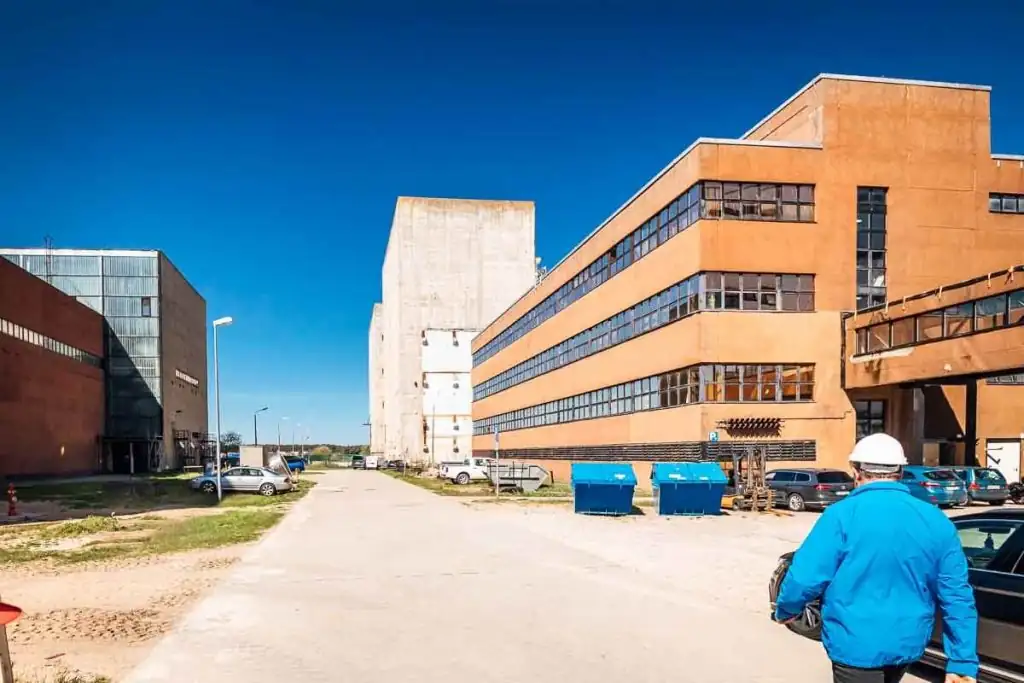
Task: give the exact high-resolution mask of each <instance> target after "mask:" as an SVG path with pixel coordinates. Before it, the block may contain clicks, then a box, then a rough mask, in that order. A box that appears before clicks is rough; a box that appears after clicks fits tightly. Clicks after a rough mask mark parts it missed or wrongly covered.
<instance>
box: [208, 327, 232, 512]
mask: <svg viewBox="0 0 1024 683" xmlns="http://www.w3.org/2000/svg"><path fill="white" fill-rule="evenodd" d="M233 322H235V321H234V319H233V318H230V317H228V318H217V319H216V320H214V321H213V395H214V403H215V405H216V406H217V464H216V467H217V502H218V503H219V502H220V501H221V500H222V497H223V490H222V489H221V483H220V357H219V355H218V349H217V328H218V327H227V326H228V325H230V324H231V323H233Z"/></svg>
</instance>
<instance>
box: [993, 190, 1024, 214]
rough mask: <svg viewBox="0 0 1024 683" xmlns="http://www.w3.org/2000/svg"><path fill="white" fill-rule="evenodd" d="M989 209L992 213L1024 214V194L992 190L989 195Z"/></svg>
mask: <svg viewBox="0 0 1024 683" xmlns="http://www.w3.org/2000/svg"><path fill="white" fill-rule="evenodd" d="M988 210H989V211H991V212H992V213H1021V214H1024V194H1007V193H1004V192H992V193H990V194H989V195H988Z"/></svg>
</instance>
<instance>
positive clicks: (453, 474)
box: [438, 458, 491, 484]
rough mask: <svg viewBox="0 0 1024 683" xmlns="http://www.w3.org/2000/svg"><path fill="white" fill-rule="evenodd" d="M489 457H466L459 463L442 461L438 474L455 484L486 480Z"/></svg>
mask: <svg viewBox="0 0 1024 683" xmlns="http://www.w3.org/2000/svg"><path fill="white" fill-rule="evenodd" d="M490 463H491V459H490V458H466V459H465V460H463V461H462V462H460V463H450V462H446V463H442V465H441V470H440V472H439V475H438V476H440V477H441V479H447V480H448V481H450V482H452V483H455V484H468V483H469V482H471V481H485V480H487V479H488V478H489V477H488V474H487V467H488V465H490Z"/></svg>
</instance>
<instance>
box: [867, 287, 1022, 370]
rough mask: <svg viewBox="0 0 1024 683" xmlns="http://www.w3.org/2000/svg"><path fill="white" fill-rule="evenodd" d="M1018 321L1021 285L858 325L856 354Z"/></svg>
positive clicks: (894, 347)
mask: <svg viewBox="0 0 1024 683" xmlns="http://www.w3.org/2000/svg"><path fill="white" fill-rule="evenodd" d="M1022 322H1024V289H1018V290H1014V291H1012V292H1003V293H1002V294H996V295H994V296H988V297H985V298H984V299H978V300H975V301H965V302H962V303H957V304H953V305H951V306H946V307H945V308H940V309H937V310H932V311H924V312H922V313H918V314H917V315H912V316H907V317H905V318H897V319H895V320H890V321H886V322H882V323H876V324H874V325H871V326H869V327H864V328H861V329H859V330H857V350H856V354H857V355H862V354H867V353H878V352H880V351H885V350H887V349H896V348H900V347H902V346H911V345H914V344H927V343H929V342H935V341H941V340H943V339H951V338H953V337H960V336H963V335H966V334H975V333H978V332H988V331H991V330H998V329H1002V328H1004V327H1007V326H1012V325H1019V324H1021V323H1022ZM990 381H991V380H990ZM995 383H998V380H996V382H995Z"/></svg>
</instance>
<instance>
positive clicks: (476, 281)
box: [381, 197, 535, 460]
mask: <svg viewBox="0 0 1024 683" xmlns="http://www.w3.org/2000/svg"><path fill="white" fill-rule="evenodd" d="M534 269H535V262H534V207H533V203H532V202H507V201H478V200H464V199H427V198H417V197H401V198H399V199H398V202H397V204H396V206H395V215H394V218H393V220H392V225H391V235H390V237H389V239H388V247H387V252H386V254H385V257H384V267H383V270H382V290H383V303H382V313H381V323H382V328H383V335H384V340H383V346H384V348H383V354H382V357H383V368H384V375H383V378H384V379H383V383H384V384H383V394H384V427H383V430H386V432H387V434H386V437H385V438H384V441H385V446H384V450H385V455H386V456H387V457H396V458H408V459H410V460H420V459H429V454H428V453H424V452H423V451H424V446H425V441H426V439H425V431H424V401H423V388H422V380H423V372H424V365H423V348H424V347H423V341H424V339H425V336H424V335H425V334H426V332H427V331H428V330H431V334H432V335H433V334H438V335H439V336H443V335H444V331H446V330H447V331H448V332H447V334H448V335H449V336H450V335H451V332H450V331H451V330H457V331H459V332H457V338H458V340H459V342H460V346H464V347H465V351H466V354H467V358H470V340H471V337H472V333H473V331H474V330H479V329H483V328H484V327H485V326H486V325H487V324H488V323H490V322H491V321H492V320H493V319H494V318H496V317H498V315H499V314H501V313H502V312H503V311H504V310H505V309H506V308H508V307H509V306H510V305H511V304H512V303H513V302H514V301H515V300H516V299H518V298H519V297H520V296H521V295H522V294H523V293H524V292H526V290H527V289H529V288H530V287H532V286H533V284H534V279H535V270H534ZM443 355H444V354H441V355H439V356H437V357H436V358H434V357H432V358H430V359H428V363H430V366H431V367H437V368H438V370H439V371H440V370H451V371H455V370H457V369H461V368H445V367H443V366H444V365H445V364H446V363H448V362H449V360H446V359H444V358H443ZM470 362H471V361H470ZM466 371H467V372H468V368H467V369H466ZM467 390H468V391H470V392H471V391H472V390H471V387H467ZM470 396H472V394H471V393H470ZM468 412H469V411H468V410H467V414H468ZM468 432H469V433H468V434H467V439H468V437H470V436H471V435H472V432H471V430H468ZM436 438H437V437H436V436H435V439H436ZM468 443H469V442H468V440H467V441H466V444H467V445H466V446H465V449H466V450H465V451H464V453H466V454H468V453H469V446H468ZM459 449H460V451H463V447H462V446H459ZM437 450H438V452H439V453H440V452H441V447H440V445H437Z"/></svg>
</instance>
